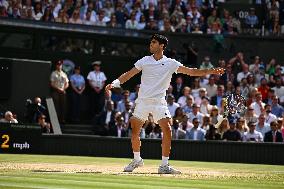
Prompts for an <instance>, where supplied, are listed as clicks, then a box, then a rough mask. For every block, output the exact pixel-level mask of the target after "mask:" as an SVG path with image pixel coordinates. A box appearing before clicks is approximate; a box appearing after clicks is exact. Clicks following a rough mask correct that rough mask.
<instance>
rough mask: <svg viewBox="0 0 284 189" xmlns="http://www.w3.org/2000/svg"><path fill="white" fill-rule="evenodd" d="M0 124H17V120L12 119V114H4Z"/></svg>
mask: <svg viewBox="0 0 284 189" xmlns="http://www.w3.org/2000/svg"><path fill="white" fill-rule="evenodd" d="M0 123H18V120H17V119H15V118H14V115H13V114H12V112H10V111H7V112H5V115H4V118H2V119H0Z"/></svg>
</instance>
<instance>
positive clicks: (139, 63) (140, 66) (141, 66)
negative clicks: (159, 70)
mask: <svg viewBox="0 0 284 189" xmlns="http://www.w3.org/2000/svg"><path fill="white" fill-rule="evenodd" d="M144 62H145V57H144V58H141V59H140V60H138V61H137V62H136V63H135V64H134V66H135V68H137V69H138V70H142V68H143V65H144Z"/></svg>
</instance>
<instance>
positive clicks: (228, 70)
mask: <svg viewBox="0 0 284 189" xmlns="http://www.w3.org/2000/svg"><path fill="white" fill-rule="evenodd" d="M209 79H210V78H209ZM220 81H221V83H220V84H222V85H225V84H226V83H227V82H228V81H231V82H232V83H233V84H235V75H234V74H233V72H232V65H231V64H227V66H226V71H225V73H224V74H223V75H221V76H220ZM215 91H216V90H215ZM213 96H214V95H213Z"/></svg>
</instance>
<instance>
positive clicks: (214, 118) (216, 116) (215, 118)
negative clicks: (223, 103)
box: [210, 106, 222, 125]
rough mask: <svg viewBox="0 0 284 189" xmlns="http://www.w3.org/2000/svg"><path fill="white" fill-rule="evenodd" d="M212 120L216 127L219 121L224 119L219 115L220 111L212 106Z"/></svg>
mask: <svg viewBox="0 0 284 189" xmlns="http://www.w3.org/2000/svg"><path fill="white" fill-rule="evenodd" d="M210 119H211V123H212V124H213V125H216V124H217V123H218V121H219V120H221V119H222V116H221V115H220V114H219V109H218V107H217V106H212V109H211V112H210Z"/></svg>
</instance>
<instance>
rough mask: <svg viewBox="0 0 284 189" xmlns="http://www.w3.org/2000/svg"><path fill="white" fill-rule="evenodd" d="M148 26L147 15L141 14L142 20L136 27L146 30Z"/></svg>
mask: <svg viewBox="0 0 284 189" xmlns="http://www.w3.org/2000/svg"><path fill="white" fill-rule="evenodd" d="M145 28H146V19H145V16H144V15H141V16H140V20H139V22H138V24H137V27H136V29H138V30H144V29H145Z"/></svg>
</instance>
